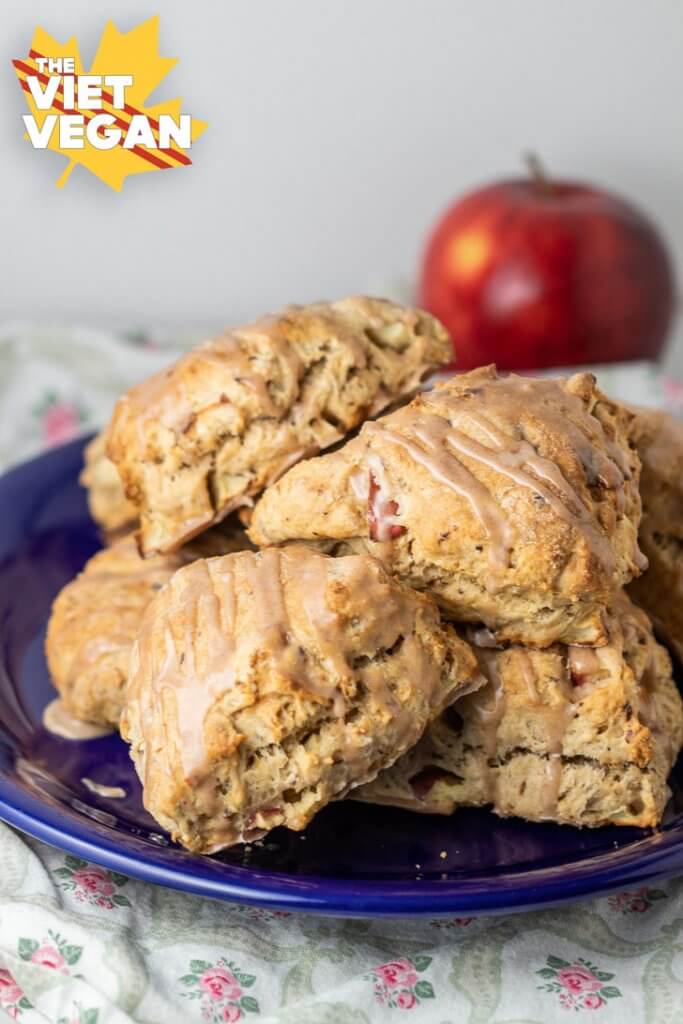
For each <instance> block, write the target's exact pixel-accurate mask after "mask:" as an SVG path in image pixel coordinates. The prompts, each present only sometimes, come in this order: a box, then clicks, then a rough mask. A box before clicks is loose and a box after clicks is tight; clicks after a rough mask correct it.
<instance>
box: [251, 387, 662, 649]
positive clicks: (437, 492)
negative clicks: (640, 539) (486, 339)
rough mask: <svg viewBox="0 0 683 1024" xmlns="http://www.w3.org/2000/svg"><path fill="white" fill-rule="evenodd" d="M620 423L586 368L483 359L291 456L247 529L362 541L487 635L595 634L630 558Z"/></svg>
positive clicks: (632, 537)
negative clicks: (336, 440) (515, 371)
mask: <svg viewBox="0 0 683 1024" xmlns="http://www.w3.org/2000/svg"><path fill="white" fill-rule="evenodd" d="M630 419H631V414H630V413H629V412H627V411H626V410H625V409H623V408H622V407H621V406H619V405H617V404H616V403H614V402H611V401H610V400H609V399H607V398H606V397H605V396H604V395H602V394H601V393H600V391H598V389H597V388H596V386H595V378H594V377H593V376H592V374H589V373H581V374H576V375H575V376H573V377H571V378H569V379H568V380H540V379H532V378H522V377H514V376H511V377H506V378H503V377H499V376H498V375H497V374H496V371H495V368H494V367H483V368H481V369H479V370H475V371H473V372H472V373H466V374H462V375H459V376H456V377H453V378H451V379H450V380H449V381H447V382H446V383H444V384H441V385H438V386H437V387H436V388H435V389H434V390H433V391H430V392H428V393H424V394H420V395H418V396H417V397H416V398H415V399H414V400H413V401H412V402H411V403H410V404H409V405H407V406H404V407H403V408H401V409H399V410H397V411H396V412H394V413H391V414H390V415H388V416H385V417H384V418H382V419H380V420H378V421H377V422H374V423H367V424H366V425H365V426H364V427H363V429H362V430H361V433H360V435H359V436H358V437H357V438H354V439H353V440H351V441H349V442H348V443H347V444H345V445H344V446H343V447H342V448H340V449H339V450H337V451H335V452H332V453H330V454H328V455H324V456H320V457H319V458H316V459H310V460H307V461H305V462H303V463H301V464H300V465H298V466H295V467H294V468H293V469H291V470H290V471H289V472H288V473H286V474H285V476H284V477H283V478H282V479H281V480H279V481H278V482H277V483H276V484H274V485H273V486H272V487H270V488H269V489H268V490H267V491H266V492H265V494H264V495H263V497H262V498H261V500H260V502H259V503H258V505H257V506H256V509H255V510H254V515H253V518H252V522H251V526H250V529H249V534H250V536H251V538H252V540H253V541H254V543H256V544H259V545H265V544H278V543H282V542H285V541H291V540H296V541H305V542H309V543H310V542H313V543H316V544H318V545H323V546H324V547H325V548H326V549H327V550H334V551H335V552H344V551H357V550H367V551H369V552H370V553H371V554H373V555H375V556H376V557H377V558H379V559H380V560H381V561H382V562H383V564H384V565H385V566H386V567H387V568H388V569H389V570H390V572H392V573H393V574H395V575H397V576H398V577H399V578H400V579H402V580H403V581H404V582H406V583H408V584H410V585H411V586H413V587H416V588H417V589H418V590H426V591H429V592H430V593H432V594H433V595H434V596H435V597H436V599H437V601H438V602H439V603H440V604H441V606H442V607H443V608H444V609H445V610H446V611H447V613H448V616H449V617H450V618H453V619H454V620H456V621H466V622H483V623H485V624H486V625H487V626H488V627H489V628H491V629H492V630H494V632H495V633H496V635H497V638H498V639H499V640H501V641H502V640H508V641H517V642H521V643H530V644H534V645H536V646H541V647H542V646H546V645H548V644H551V643H553V642H555V641H558V640H562V641H564V642H567V643H575V644H594V645H598V644H602V643H605V642H606V640H607V634H606V632H605V624H604V614H603V612H604V606H605V605H606V604H608V602H609V601H610V599H611V597H612V595H613V594H614V592H615V591H616V590H617V589H618V588H619V587H621V586H622V585H623V584H624V583H625V582H627V581H628V580H629V579H630V578H631V576H632V575H634V574H636V573H638V572H639V571H640V569H641V567H642V565H643V561H644V560H643V558H642V555H641V554H640V552H639V549H638V543H637V529H638V522H639V519H640V497H639V494H638V477H639V461H638V456H637V455H636V453H635V451H634V450H633V449H632V448H631V447H630V446H629V441H628V439H627V436H626V430H627V427H628V424H629V422H630Z"/></svg>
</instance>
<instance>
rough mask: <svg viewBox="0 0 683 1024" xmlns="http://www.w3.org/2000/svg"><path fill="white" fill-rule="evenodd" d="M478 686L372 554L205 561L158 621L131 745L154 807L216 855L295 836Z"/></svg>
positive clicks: (147, 648) (429, 610)
mask: <svg viewBox="0 0 683 1024" xmlns="http://www.w3.org/2000/svg"><path fill="white" fill-rule="evenodd" d="M481 683H482V679H481V676H480V673H479V670H478V667H477V662H476V658H475V657H474V655H473V653H472V650H471V649H470V647H469V645H468V644H466V643H465V642H464V641H462V640H461V639H460V638H459V637H458V636H457V634H456V633H455V631H454V630H453V629H452V628H451V627H449V626H443V625H442V624H441V622H440V616H439V611H438V608H437V606H436V604H435V603H434V602H433V601H432V600H431V599H430V598H428V597H426V596H424V595H421V594H417V593H415V592H414V591H411V590H410V589H409V588H408V587H405V586H403V585H402V584H400V583H399V582H397V581H395V580H393V579H391V577H389V576H388V575H387V574H386V573H385V571H384V570H383V569H382V567H381V566H380V565H379V564H378V563H377V562H376V561H374V560H373V559H371V558H369V557H368V556H367V555H360V556H350V557H347V558H328V557H327V556H325V555H321V554H318V553H317V552H314V551H311V550H308V549H306V548H298V547H290V548H283V549H268V550H266V551H263V552H259V553H256V554H253V553H251V552H244V553H241V554H235V555H228V556H226V557H223V558H212V559H208V560H203V561H198V562H194V563H193V564H192V565H189V566H187V567H186V568H184V569H181V570H180V571H179V572H177V573H176V574H175V575H174V576H173V578H172V580H171V581H170V583H169V584H168V586H167V587H165V588H164V590H163V591H161V592H160V593H159V594H158V596H157V597H156V599H155V600H154V602H153V603H152V604H151V605H150V607H149V608H148V611H147V614H146V616H145V620H144V622H143V626H142V629H141V632H140V635H139V637H138V640H137V641H136V644H135V645H134V648H133V655H132V658H131V675H130V683H129V687H128V695H127V703H126V708H125V711H124V714H123V718H122V721H121V727H122V733H123V735H124V737H125V738H126V739H128V740H129V742H130V744H131V756H132V757H133V760H134V762H135V765H136V768H137V771H138V774H139V776H140V778H141V780H142V783H143V796H144V804H145V807H146V808H147V810H148V811H149V812H150V813H151V814H153V815H154V817H155V818H156V819H157V821H158V822H159V823H160V824H161V825H162V826H163V827H164V828H165V829H167V830H168V831H169V832H171V833H172V835H173V838H174V839H176V840H177V841H178V842H180V843H182V844H183V846H186V847H187V848H188V849H191V850H196V851H198V852H201V853H212V852H215V851H217V850H220V849H222V848H223V847H226V846H230V845H232V844H234V843H238V842H241V841H245V840H251V839H255V838H258V837H260V836H262V835H264V834H265V833H266V832H268V831H269V830H270V829H272V828H275V827H276V826H278V825H286V826H287V827H288V828H291V829H294V830H299V829H302V828H304V827H305V825H306V824H307V823H308V822H309V821H310V820H311V818H312V817H313V815H314V814H315V813H316V812H317V811H318V810H319V809H320V808H321V807H323V806H324V805H325V804H326V803H328V802H329V801H330V800H333V799H334V798H336V797H339V796H341V795H343V794H344V793H346V792H347V791H348V790H349V789H351V788H352V787H354V786H357V785H359V784H360V783H363V782H368V781H369V780H370V779H372V778H374V777H375V775H376V774H377V772H378V771H380V769H382V768H384V767H386V766H388V765H390V764H392V763H393V762H394V761H395V760H396V758H397V757H399V756H400V755H401V754H402V753H404V752H405V751H406V750H408V749H409V748H410V747H411V746H413V744H414V743H416V741H417V740H418V739H419V737H420V736H421V734H422V732H423V731H424V729H425V726H426V725H427V723H428V722H429V721H430V720H431V719H432V718H433V717H434V716H435V715H436V714H438V712H439V711H441V710H442V709H443V708H444V707H445V706H446V705H447V704H449V703H450V702H451V701H452V700H453V699H454V698H455V697H456V696H457V695H458V694H459V693H462V692H467V691H469V690H471V689H473V688H474V687H476V686H478V685H480V684H481Z"/></svg>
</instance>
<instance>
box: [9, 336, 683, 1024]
mask: <svg viewBox="0 0 683 1024" xmlns="http://www.w3.org/2000/svg"><path fill="white" fill-rule="evenodd" d="M191 340H192V337H191V336H190V335H188V336H187V337H185V338H182V339H178V338H169V337H167V336H165V335H163V334H161V333H159V332H149V331H147V332H141V331H138V332H129V333H127V334H119V335H114V334H110V333H104V332H96V331H92V330H89V329H68V330H66V329H57V328H35V327H30V326H28V325H22V324H8V325H5V327H3V328H0V464H2V465H8V464H9V463H10V462H13V461H17V460H19V459H22V458H25V457H27V456H28V455H30V454H33V453H34V452H35V451H37V450H39V449H40V448H41V447H44V446H49V445H55V444H61V443H63V442H64V441H67V440H69V439H70V438H71V437H73V436H75V435H76V434H78V433H81V432H83V431H85V430H87V429H89V428H91V427H92V426H95V425H98V424H99V423H101V422H102V421H103V420H105V419H106V417H107V415H108V413H109V410H110V408H111V406H112V403H113V401H114V399H115V397H116V395H117V394H118V393H119V392H120V391H121V390H123V389H124V388H125V387H127V386H128V385H129V384H130V383H132V382H133V381H135V380H136V379H140V378H141V377H143V376H145V375H146V374H148V373H150V372H152V371H153V370H154V369H156V368H158V367H159V366H160V365H162V364H163V363H164V362H167V361H169V360H170V359H171V358H172V357H173V355H174V353H175V351H176V349H177V348H178V347H181V346H182V345H184V344H186V343H187V342H189V341H191ZM598 375H599V378H600V381H601V383H602V384H603V386H604V387H605V389H606V390H608V391H610V392H611V393H612V394H614V395H616V396H618V397H622V398H625V399H627V400H629V401H635V402H640V403H641V404H647V405H661V406H665V407H667V408H669V409H671V410H672V411H673V412H683V388H681V387H680V386H679V385H678V384H677V383H676V382H675V381H672V380H670V379H668V378H666V377H663V376H661V375H660V374H659V373H658V372H657V370H656V369H655V368H654V367H652V366H649V365H646V364H639V365H631V366H628V367H613V368H610V369H607V370H605V371H602V370H601V371H598ZM575 1013H580V1014H582V1015H584V1016H586V1017H587V1018H588V1019H589V1020H595V1021H596V1024H610V1022H620V1024H621V1022H623V1021H628V1022H629V1024H641V1022H647V1024H680V1022H681V1021H683V879H678V880H675V881H672V882H666V883H662V884H658V885H656V886H648V887H645V888H641V889H639V890H637V891H633V892H622V893H618V894H615V895H613V896H610V897H608V898H605V899H600V900H594V901H590V902H585V903H582V904H578V905H574V906H571V907H567V908H563V909H554V910H546V911H543V912H540V913H533V914H519V915H513V916H510V915H508V916H505V917H488V918H478V919H472V918H466V917H461V918H444V919H439V920H436V919H435V920H424V921H409V922H407V921H377V920H375V921H348V920H346V921H345V920H334V919H325V918H317V917H308V916H305V915H296V914H286V913H273V912H269V911H265V910H260V909H254V908H250V907H240V906H233V905H227V904H220V903H214V902H212V901H209V900H203V899H199V898H196V897H191V896H186V895H184V894H182V893H177V892H173V891H171V890H164V889H161V888H158V887H156V886H152V885H148V884H145V883H142V882H137V881H134V880H133V879H129V878H126V877H125V876H124V875H120V874H117V873H115V872H113V871H105V870H104V869H102V868H99V867H96V866H95V865H92V864H87V863H85V862H84V861H82V860H79V859H78V858H76V857H73V856H71V855H68V854H64V853H62V852H60V851H59V850H55V849H52V848H51V847H48V846H46V845H44V844H42V843H38V842H35V841H33V840H31V839H27V838H26V837H25V836H22V835H20V834H19V833H17V832H15V831H13V830H12V829H10V828H8V827H7V826H5V825H2V824H0V1020H3V1019H5V1018H7V1019H14V1020H19V1021H21V1022H22V1024H37V1022H50V1024H124V1022H132V1021H135V1022H140V1024H175V1022H178V1024H194V1022H198V1024H200V1022H207V1024H208V1022H235V1021H245V1022H249V1021H251V1022H253V1024H286V1022H291V1024H367V1022H375V1021H378V1022H384V1021H386V1022H390V1021H393V1022H396V1024H400V1022H401V1021H403V1020H405V1021H406V1022H415V1024H425V1022H430V1024H432V1022H433V1024H456V1022H457V1024H532V1022H533V1024H548V1022H554V1021H564V1020H568V1019H571V1018H572V1016H573V1015H574V1014H575Z"/></svg>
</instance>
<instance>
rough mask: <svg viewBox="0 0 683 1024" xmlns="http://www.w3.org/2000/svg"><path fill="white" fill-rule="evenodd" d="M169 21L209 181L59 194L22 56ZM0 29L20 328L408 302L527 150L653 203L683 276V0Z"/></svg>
mask: <svg viewBox="0 0 683 1024" xmlns="http://www.w3.org/2000/svg"><path fill="white" fill-rule="evenodd" d="M155 13H159V14H160V15H161V35H160V48H161V52H162V54H164V55H167V56H178V57H179V58H180V63H179V64H178V66H177V67H176V68H175V69H174V70H173V71H172V72H171V74H170V76H169V77H168V78H167V79H166V81H165V83H163V84H162V85H161V87H160V89H159V90H158V91H157V93H156V96H155V98H158V99H163V98H168V97H170V96H175V95H181V96H183V97H184V99H185V107H186V109H187V110H188V111H189V112H190V113H192V114H194V115H195V116H197V117H200V118H203V119H205V120H207V121H209V124H210V126H209V129H208V131H207V132H206V134H205V135H204V137H203V138H202V139H200V140H199V141H198V142H197V144H196V149H195V151H194V166H193V167H192V168H190V169H189V170H178V171H173V172H169V173H164V174H156V175H154V179H155V180H152V178H151V177H150V176H148V175H142V176H140V177H138V178H130V179H129V180H128V182H127V183H126V185H125V186H124V191H123V192H122V193H121V194H117V193H114V192H113V191H111V190H110V189H108V188H107V187H106V186H104V185H103V184H101V183H100V182H99V181H98V180H96V179H95V178H93V177H91V176H90V175H89V174H88V172H87V171H84V170H82V169H80V168H76V170H75V171H74V173H73V175H72V177H71V180H70V181H69V183H68V184H67V185H66V187H65V188H64V189H62V190H59V189H57V188H56V187H55V186H54V181H55V180H56V178H57V177H58V176H59V174H60V172H61V170H62V167H63V165H64V161H63V158H61V157H59V156H58V155H56V154H52V153H49V152H40V153H39V152H36V151H34V150H33V149H31V147H30V146H29V145H28V143H26V142H23V141H22V138H21V134H22V132H21V122H20V115H21V114H22V113H23V112H24V111H25V107H24V103H23V98H22V95H21V92H20V89H19V87H18V85H17V83H16V81H15V80H13V71H12V69H11V66H10V64H9V61H10V59H11V58H12V57H17V56H22V55H24V54H25V53H26V52H27V49H28V46H29V42H30V39H31V35H32V32H33V28H34V26H35V25H37V24H40V25H42V27H44V28H45V29H46V30H48V31H49V32H50V33H51V34H52V35H54V36H55V37H57V38H58V39H66V38H68V37H69V36H70V35H71V34H73V33H75V34H76V35H77V36H78V39H79V42H80V44H81V53H82V56H83V58H84V61H85V63H86V65H88V64H89V63H90V61H91V59H92V57H93V55H94V52H95V48H96V44H97V40H98V37H99V34H100V32H101V30H102V27H103V24H104V21H105V20H106V18H107V17H108V16H110V15H113V17H114V20H115V22H116V24H117V26H118V27H119V28H120V29H128V28H132V27H133V26H134V25H135V24H137V23H138V22H139V21H141V20H143V19H144V18H146V17H148V16H151V15H152V14H155ZM0 24H1V27H2V32H1V33H0V37H1V41H0V50H1V53H0V67H2V69H3V73H2V75H1V76H0V133H1V134H0V138H2V157H3V158H2V160H1V161H0V218H1V220H0V230H1V232H2V239H1V246H2V253H1V254H0V271H1V273H0V317H1V318H2V319H7V318H9V317H20V318H22V319H26V318H30V319H44V320H47V319H55V318H57V319H60V320H79V321H81V322H91V323H100V324H117V323H122V322H131V321H135V320H137V321H145V322H150V321H151V322H155V323H169V324H172V325H179V326H188V325H199V326H204V325H207V326H209V325H211V326H213V325H216V324H223V323H225V322H229V321H233V320H236V319H239V318H243V317H246V316H251V315H253V314H256V313H259V312H261V311H263V310H265V309H268V308H272V307H275V306H277V305H278V304H280V303H283V302H286V301H292V300H307V299H312V298H314V297H321V296H327V297H330V296H335V295H340V294H343V293H347V292H352V291H356V290H366V289H379V290H383V291H387V290H392V289H394V288H395V287H397V286H399V285H400V284H401V283H406V282H407V283H410V281H411V279H412V278H413V276H414V272H415V267H416V264H417V260H418V256H419V252H420V249H421V245H422V241H423V239H424V236H425V233H426V231H427V229H428V227H429V225H430V223H431V222H432V221H433V219H434V217H435V216H436V214H437V213H438V211H439V210H440V208H442V207H443V206H444V204H445V203H447V202H448V201H449V200H450V199H451V198H452V197H454V196H455V195H456V194H457V193H458V192H459V191H461V190H462V189H465V188H467V187H468V186H471V185H474V184H477V183H478V182H480V181H482V180H486V179H491V178H495V177H498V176H501V175H509V174H514V173H516V172H517V171H518V168H519V162H518V158H519V154H520V153H521V151H522V150H524V149H525V148H528V147H533V148H535V149H536V150H538V151H539V152H540V153H541V154H542V156H543V158H544V159H545V161H546V162H547V164H548V166H549V167H550V168H551V170H552V171H554V172H556V173H557V174H558V175H562V174H564V175H568V176H578V177H583V178H586V179H593V180H595V181H597V182H602V183H604V184H606V185H607V186H609V187H611V188H614V189H616V190H621V191H623V192H624V193H626V194H627V195H630V196H631V197H632V198H634V199H635V200H637V201H639V202H640V203H641V204H642V205H643V206H644V207H645V208H646V209H648V210H649V211H651V213H652V215H653V216H654V217H655V218H656V219H657V220H658V221H659V222H660V224H661V225H662V226H663V227H664V228H665V229H666V230H667V232H668V236H669V241H670V244H671V246H672V249H673V251H674V255H675V258H676V262H677V266H678V268H679V273H680V275H681V277H683V189H682V186H683V120H682V115H681V110H682V103H683V3H681V2H680V0H573V2H571V3H570V2H567V0H498V2H494V0H345V2H343V0H250V2H246V0H239V2H238V0H216V2H208V0H195V2H194V3H192V2H189V0H155V3H154V4H151V5H141V4H140V3H139V2H136V0H115V2H114V3H110V4H108V5H106V10H105V9H104V8H103V7H102V5H101V4H93V3H92V2H90V0H60V2H59V3H58V4H57V3H55V2H54V0H30V2H21V3H19V2H12V3H10V2H8V0H4V2H3V4H2V7H1V8H0ZM681 348H682V349H683V346H681ZM675 362H676V364H677V368H680V371H681V372H683V351H681V353H680V354H677V355H676V356H675Z"/></svg>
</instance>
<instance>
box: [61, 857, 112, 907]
mask: <svg viewBox="0 0 683 1024" xmlns="http://www.w3.org/2000/svg"><path fill="white" fill-rule="evenodd" d="M53 874H54V876H55V879H57V885H58V886H59V888H60V889H64V891H65V892H72V893H73V895H74V899H75V900H76V901H77V902H78V903H86V904H90V905H91V906H94V907H100V908H102V909H103V910H114V908H115V907H130V906H131V902H130V900H129V899H128V897H127V896H124V895H123V893H122V892H119V889H121V888H122V887H123V886H124V885H126V884H127V882H128V878H127V877H126V875H121V874H119V872H118V871H105V869H104V868H100V867H97V865H95V864H88V862H87V861H85V860H81V858H80V857H72V856H71V855H69V856H67V857H65V858H64V867H62V868H57V869H56V870H55V871H54V872H53Z"/></svg>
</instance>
